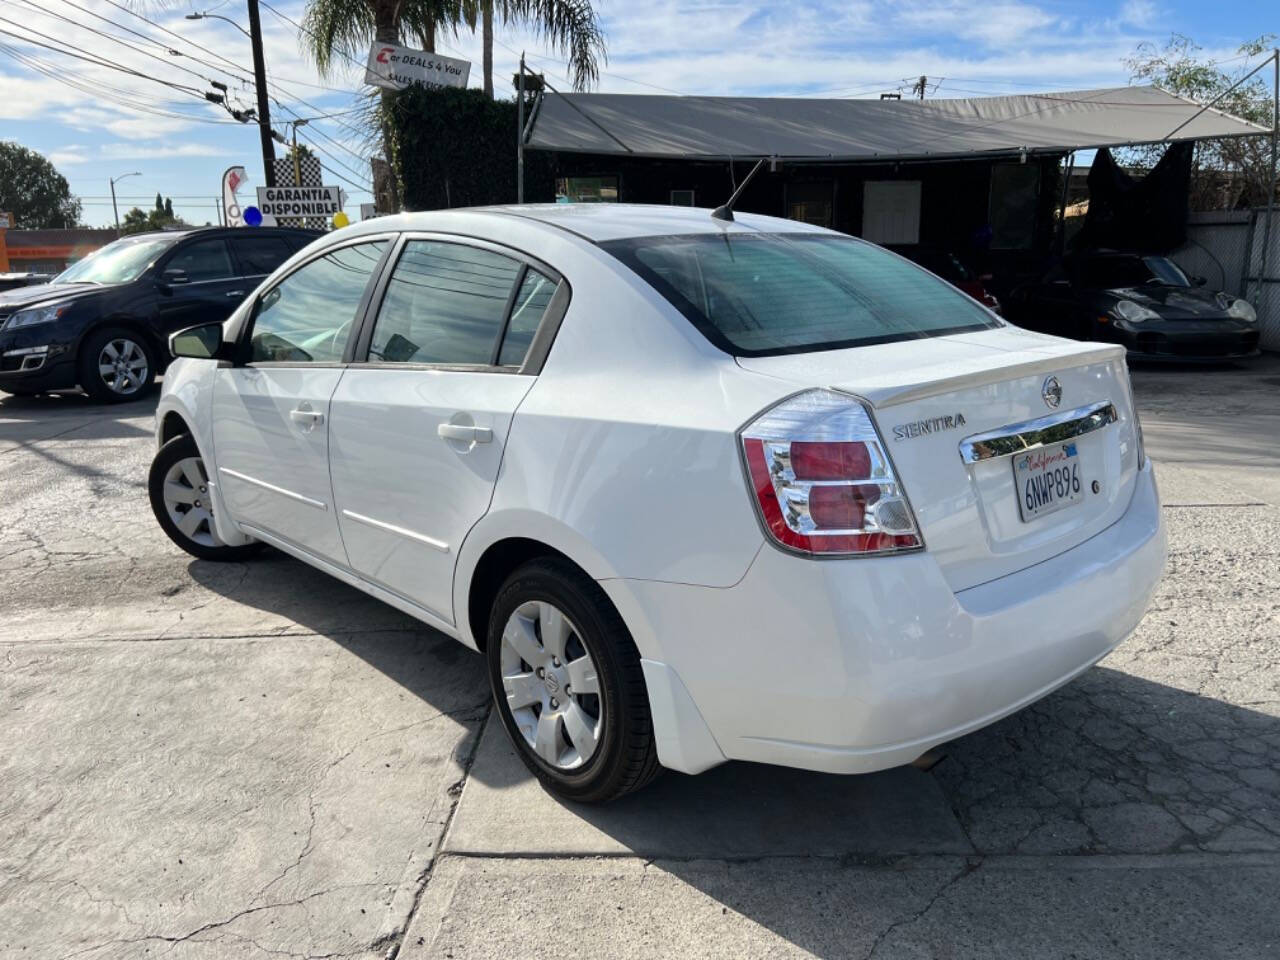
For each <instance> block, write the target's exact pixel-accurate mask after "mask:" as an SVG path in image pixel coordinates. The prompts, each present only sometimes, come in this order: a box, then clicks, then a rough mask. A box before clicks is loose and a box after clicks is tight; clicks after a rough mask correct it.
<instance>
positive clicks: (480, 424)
mask: <svg viewBox="0 0 1280 960" xmlns="http://www.w3.org/2000/svg"><path fill="white" fill-rule="evenodd" d="M543 269H544V270H545V268H543ZM547 273H549V271H547V272H540V270H538V269H535V268H534V267H532V266H529V265H527V264H526V263H525V262H524V261H523V260H522V259H519V258H518V257H517V256H515V255H512V254H508V253H506V252H499V251H498V250H495V249H492V248H488V247H485V246H480V245H474V246H472V245H465V244H462V243H456V242H444V241H440V240H433V239H410V240H408V241H407V242H406V243H405V246H404V249H403V251H402V253H401V255H400V257H399V260H398V262H397V264H396V266H395V268H394V270H393V272H392V274H391V277H390V279H389V281H388V283H387V289H386V293H385V296H384V297H383V300H382V304H381V307H380V308H379V311H378V314H377V318H376V321H375V323H374V326H373V329H372V332H371V333H370V334H369V335H368V337H367V339H368V341H369V345H368V350H367V359H366V361H365V362H356V363H353V364H352V366H351V367H350V368H349V369H348V370H347V373H346V374H345V375H344V376H343V378H342V381H341V382H340V383H339V384H338V389H337V392H336V393H335V394H334V396H333V402H332V405H331V410H332V419H331V426H330V438H329V442H330V466H331V472H332V477H333V493H334V498H335V500H336V501H337V505H338V523H339V526H340V528H341V530H342V538H343V541H344V542H345V544H346V548H347V555H348V557H349V558H350V562H351V567H352V569H353V570H355V571H356V572H357V573H359V574H360V575H361V576H363V577H365V578H366V579H367V580H369V581H370V582H372V583H376V584H377V585H379V586H381V587H383V588H385V589H387V590H390V591H392V592H393V593H396V594H398V595H400V596H401V597H403V598H405V599H407V600H410V601H411V602H413V603H415V604H417V605H418V606H420V607H423V608H425V609H426V610H428V611H430V612H431V613H434V614H435V615H436V616H438V617H440V618H441V619H442V620H445V621H446V622H449V623H453V622H455V617H454V612H453V601H452V597H453V569H454V563H455V561H456V560H457V556H458V550H459V548H460V547H461V546H462V541H463V540H464V539H465V538H466V535H467V533H468V531H469V530H470V529H471V527H472V526H474V525H475V523H476V521H478V520H479V519H480V518H481V517H482V516H484V514H485V511H487V510H488V509H489V502H490V500H491V499H492V496H493V487H494V484H495V483H496V482H497V478H498V470H499V468H500V466H501V464H502V451H503V447H504V445H505V443H506V439H507V433H508V431H509V429H510V427H511V421H512V418H513V416H514V414H515V410H516V407H517V406H519V404H520V401H521V400H522V399H524V396H525V394H526V393H527V392H528V391H529V388H530V387H531V386H532V385H533V381H534V377H533V376H532V375H530V374H527V373H521V372H520V370H521V367H522V364H523V363H524V359H525V353H526V351H527V350H528V348H529V344H530V341H531V339H532V337H533V334H534V331H535V330H536V328H537V325H538V323H539V321H540V319H541V317H542V315H543V313H544V312H545V310H546V308H547V305H548V303H549V301H550V299H551V296H552V294H553V293H554V292H555V290H556V286H557V280H558V278H552V277H550V276H548V275H547ZM358 359H359V358H358Z"/></svg>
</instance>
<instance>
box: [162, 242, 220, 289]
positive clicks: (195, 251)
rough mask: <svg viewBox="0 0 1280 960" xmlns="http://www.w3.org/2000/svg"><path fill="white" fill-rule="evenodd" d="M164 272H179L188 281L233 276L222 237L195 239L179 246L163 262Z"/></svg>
mask: <svg viewBox="0 0 1280 960" xmlns="http://www.w3.org/2000/svg"><path fill="white" fill-rule="evenodd" d="M164 270H165V273H166V274H176V273H181V274H183V275H185V277H186V279H187V282H188V283H203V282H205V281H208V280H227V279H230V278H231V277H234V276H235V270H234V269H233V268H232V266H231V257H230V255H228V253H227V242H226V241H225V240H223V239H221V238H220V237H219V238H216V239H209V240H197V241H196V242H194V243H189V244H187V245H186V246H184V247H181V248H179V249H178V250H177V251H175V252H174V254H173V256H172V257H170V258H169V262H168V263H166V264H165V266H164Z"/></svg>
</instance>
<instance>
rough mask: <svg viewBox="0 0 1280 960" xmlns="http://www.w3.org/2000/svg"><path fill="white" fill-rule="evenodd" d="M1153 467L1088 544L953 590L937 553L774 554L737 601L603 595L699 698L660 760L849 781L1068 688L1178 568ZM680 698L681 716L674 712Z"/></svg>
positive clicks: (728, 595) (763, 555) (617, 590)
mask: <svg viewBox="0 0 1280 960" xmlns="http://www.w3.org/2000/svg"><path fill="white" fill-rule="evenodd" d="M1165 553H1166V545H1165V533H1164V528H1163V524H1162V521H1161V517H1160V503H1159V496H1158V493H1157V490H1156V485H1155V479H1154V476H1153V473H1152V470H1151V465H1150V463H1148V465H1147V466H1146V467H1145V468H1144V469H1143V471H1142V472H1141V473H1140V475H1139V477H1138V482H1137V484H1136V489H1135V493H1134V496H1133V499H1132V501H1131V502H1130V505H1129V508H1128V510H1127V511H1126V512H1125V514H1124V515H1123V517H1122V518H1121V519H1120V520H1119V521H1117V522H1116V523H1115V524H1113V525H1112V526H1111V527H1109V528H1107V529H1106V530H1104V531H1102V532H1101V533H1099V534H1097V535H1096V536H1094V537H1092V538H1091V539H1089V540H1087V541H1085V542H1084V543H1082V544H1079V545H1078V546H1076V547H1074V548H1072V549H1071V550H1068V551H1067V552H1065V553H1062V554H1059V555H1058V556H1056V557H1053V558H1051V559H1049V560H1046V561H1044V562H1042V563H1039V564H1036V565H1034V566H1032V567H1029V568H1027V569H1025V570H1021V571H1019V572H1017V573H1014V574H1011V575H1009V576H1006V577H1001V578H999V579H997V580H993V581H991V582H989V583H985V584H982V585H980V586H977V587H973V588H970V589H967V590H962V591H959V592H954V593H953V592H952V591H951V589H950V588H949V587H948V586H947V583H946V581H945V579H944V578H943V575H942V572H941V570H940V569H939V568H938V566H937V564H936V563H935V562H934V561H933V559H932V558H931V557H930V556H929V554H928V553H922V554H912V555H906V556H902V557H886V558H876V559H871V558H868V559H852V560H839V561H826V562H821V561H814V560H807V559H804V558H800V557H794V556H790V555H787V554H784V553H782V552H781V551H778V550H774V549H772V548H770V547H767V546H766V547H765V548H764V549H763V550H762V551H761V552H760V554H759V556H758V557H757V558H756V561H755V562H754V563H753V564H752V567H751V569H750V570H749V571H748V572H747V574H746V576H745V577H744V578H743V579H742V580H741V581H740V582H739V583H738V584H736V585H735V586H733V587H730V588H727V589H714V588H704V587H691V586H686V585H681V584H670V583H657V582H653V581H634V580H608V581H604V582H603V584H602V585H603V586H604V588H605V589H606V591H608V592H609V594H610V596H611V597H612V598H613V599H614V602H615V603H616V604H617V606H618V608H619V610H620V611H621V613H622V615H623V618H624V619H625V620H626V621H627V623H628V625H629V626H630V627H631V629H632V632H633V634H634V635H635V637H636V641H637V644H638V645H639V646H640V649H641V651H642V653H643V655H644V657H645V659H646V661H647V662H646V676H648V675H649V674H650V673H651V672H652V673H654V674H655V675H656V674H657V672H658V671H657V666H658V665H660V666H661V667H662V669H663V670H664V671H666V672H668V673H669V674H671V675H673V676H674V677H675V678H677V680H678V682H675V681H673V682H671V683H670V684H669V686H670V687H671V688H672V689H674V690H675V691H676V692H677V694H683V693H684V691H687V696H688V703H681V702H680V697H679V696H676V697H675V698H673V697H672V696H670V695H669V693H666V692H664V694H663V695H662V696H658V697H651V700H653V704H652V705H653V706H654V712H655V716H654V723H655V730H656V732H657V734H658V744H659V756H660V757H661V758H662V760H663V762H664V763H665V764H667V765H668V766H673V767H675V768H676V769H681V770H685V771H686V772H697V770H700V769H705V768H706V767H708V766H712V765H714V764H715V763H716V762H719V761H720V760H721V759H725V758H727V759H742V760H753V761H759V762H764V763H774V764H781V765H784V766H793V767H803V768H807V769H812V770H824V771H829V772H834V773H860V772H867V771H872V770H880V769H884V768H887V767H893V766H898V765H900V764H903V763H908V762H910V761H912V760H914V759H915V758H916V757H918V756H920V755H921V754H922V753H924V752H925V751H926V750H928V749H929V748H930V747H933V746H935V745H937V744H939V743H944V742H946V741H948V740H951V739H954V738H955V737H958V736H961V735H963V734H965V733H968V732H970V731H973V730H976V729H978V728H980V727H983V726H985V725H987V724H989V723H992V722H993V721H995V720H998V719H1000V718H1001V717H1003V716H1006V715H1008V714H1010V713H1013V712H1015V711H1016V710H1019V709H1021V708H1022V707H1024V706H1026V705H1028V704H1030V703H1032V702H1034V701H1035V700H1037V699H1039V698H1040V697H1043V696H1044V695H1045V694H1047V693H1049V692H1051V691H1052V690H1054V689H1055V688H1056V687H1059V686H1061V685H1062V684H1064V683H1066V682H1068V681H1069V680H1071V679H1072V678H1073V677H1075V676H1076V675H1078V674H1079V673H1081V672H1083V671H1084V670H1086V669H1088V668H1089V667H1090V666H1091V665H1092V664H1094V663H1096V662H1097V661H1098V660H1099V659H1101V658H1102V657H1103V656H1105V655H1106V654H1107V653H1108V652H1109V651H1111V650H1112V649H1113V648H1114V647H1115V646H1116V645H1117V644H1118V643H1120V641H1121V640H1123V639H1124V638H1125V637H1126V636H1128V635H1129V633H1130V632H1131V631H1132V630H1133V628H1134V627H1135V626H1137V624H1138V622H1139V621H1140V620H1141V619H1142V616H1143V614H1144V612H1145V610H1146V607H1147V602H1148V600H1149V598H1150V596H1151V594H1152V592H1153V591H1154V589H1155V586H1156V584H1157V582H1158V581H1159V579H1160V576H1161V573H1162V572H1163V569H1164V562H1165ZM673 702H674V704H675V706H674V707H673V706H671V704H672V703H673Z"/></svg>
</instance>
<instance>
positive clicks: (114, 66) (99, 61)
mask: <svg viewBox="0 0 1280 960" xmlns="http://www.w3.org/2000/svg"><path fill="white" fill-rule="evenodd" d="M0 22H3V23H8V24H13V25H14V26H17V27H22V29H24V30H30V28H29V27H23V25H22V24H20V23H14V21H12V20H8V19H6V18H4V17H0ZM31 32H32V33H36V34H37V36H42V37H46V38H48V39H54V38H50V37H48V35H47V34H40V33H37V31H34V30H32V31H31ZM0 33H3V34H4V35H6V36H9V37H13V38H14V39H15V40H21V41H22V42H23V43H29V44H31V45H32V46H33V47H43V48H44V49H46V50H52V51H53V52H54V53H60V54H62V55H63V56H67V57H71V58H72V59H74V60H84V61H86V62H88V63H92V64H94V65H95V66H99V67H106V68H108V69H110V70H117V71H119V72H120V73H127V74H129V75H130V76H134V77H141V78H142V79H143V80H150V81H151V82H152V83H158V84H160V85H162V86H165V87H170V88H172V89H174V90H180V91H182V92H183V93H189V94H191V95H192V96H194V97H196V98H197V99H199V100H205V99H207V98H206V97H205V95H204V91H203V90H198V89H196V88H195V87H189V86H187V85H186V84H182V83H174V82H173V81H171V80H162V79H160V78H159V77H153V76H151V75H150V74H146V73H142V72H140V71H138V70H133V69H131V68H129V67H126V66H124V65H123V64H120V63H116V62H115V61H114V60H108V59H106V58H105V57H102V56H99V55H98V54H95V53H91V52H90V51H87V50H85V49H84V48H83V47H77V46H73V45H72V44H69V43H66V42H65V41H56V40H55V43H57V46H54V45H53V44H49V43H42V42H41V41H39V40H33V39H32V38H31V37H28V36H26V35H25V34H21V33H14V32H13V31H12V30H5V29H4V28H2V27H0ZM72 50H77V51H80V52H79V53H72V52H71V51H72Z"/></svg>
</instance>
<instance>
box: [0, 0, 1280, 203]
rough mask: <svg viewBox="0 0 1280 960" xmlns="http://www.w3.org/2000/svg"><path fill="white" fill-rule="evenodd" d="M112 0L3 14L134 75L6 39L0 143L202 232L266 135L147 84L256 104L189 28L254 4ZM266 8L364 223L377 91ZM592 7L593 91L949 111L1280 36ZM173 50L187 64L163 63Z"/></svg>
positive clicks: (321, 142) (1127, 6)
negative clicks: (967, 102)
mask: <svg viewBox="0 0 1280 960" xmlns="http://www.w3.org/2000/svg"><path fill="white" fill-rule="evenodd" d="M118 2H119V4H120V6H115V5H113V4H112V3H111V2H110V0H0V31H9V32H11V33H18V34H22V35H24V36H26V37H28V38H31V39H35V40H41V38H40V37H39V36H37V35H36V33H35V32H36V31H38V32H39V33H40V34H45V35H47V36H48V37H52V38H56V40H55V41H54V42H55V43H66V44H75V45H76V46H78V47H80V48H82V49H84V50H87V51H91V52H92V53H94V54H98V55H101V56H106V57H108V58H109V59H111V60H114V61H117V62H119V63H122V64H124V65H126V66H128V67H130V68H132V69H134V70H136V71H137V73H139V74H142V75H143V76H140V77H139V76H129V75H124V74H120V73H117V72H114V71H110V70H106V69H103V68H99V67H96V66H91V65H88V64H84V63H82V62H77V61H75V60H72V59H69V58H68V57H66V56H64V55H63V54H62V53H59V52H54V51H51V50H47V49H41V48H39V47H36V46H32V45H30V44H27V43H24V42H23V41H21V40H16V39H14V37H12V36H10V35H6V34H4V33H0V138H4V139H12V140H16V141H17V142H19V143H21V144H23V145H24V146H27V147H30V148H32V149H34V150H37V151H39V152H41V153H43V154H45V155H46V156H48V157H49V158H50V159H51V160H52V161H53V162H54V163H55V165H56V166H57V167H58V169H59V170H60V171H61V172H62V173H63V175H65V176H66V177H67V179H68V180H69V181H70V182H71V187H72V190H73V192H75V193H76V194H77V195H78V196H80V197H81V198H82V199H83V202H84V214H83V216H84V220H85V221H86V222H87V223H89V224H92V225H106V224H109V223H110V222H111V217H112V213H111V202H110V198H109V186H108V179H109V178H110V177H113V176H119V175H120V174H124V173H130V172H133V171H139V172H140V173H141V174H142V175H141V176H138V177H131V178H129V179H126V180H124V181H123V183H121V184H119V186H118V193H120V194H122V195H123V196H124V198H125V199H124V201H123V202H122V204H121V213H122V214H123V212H124V210H126V209H128V207H130V206H133V205H140V206H144V207H146V206H150V204H151V202H152V201H153V200H154V197H155V194H156V192H157V191H159V192H161V193H163V194H165V195H167V196H172V197H173V198H174V207H175V209H176V211H177V212H178V213H180V214H181V215H182V216H184V217H185V218H186V219H188V220H190V221H191V222H194V223H204V222H206V221H209V220H213V219H214V218H215V217H216V207H215V198H216V196H217V195H218V190H219V182H220V178H221V174H222V171H223V170H225V169H226V168H227V167H228V166H232V165H237V164H239V165H243V166H245V167H246V169H247V170H248V172H249V176H250V180H251V185H254V184H258V185H260V184H261V183H262V182H263V178H262V162H261V152H260V147H259V145H258V137H257V130H256V128H255V127H253V126H249V125H241V124H237V123H235V122H234V121H231V122H227V121H230V118H229V117H228V116H227V114H226V113H224V112H222V111H220V110H219V108H217V107H214V106H212V105H209V104H204V103H202V102H201V101H200V100H199V99H198V98H197V97H196V96H194V95H192V94H191V93H190V92H182V91H179V90H175V89H174V88H172V87H168V86H163V85H161V84H158V83H155V82H154V79H157V78H158V79H163V80H167V81H169V82H171V83H174V84H180V85H190V86H191V87H193V88H197V89H207V88H208V86H207V80H208V79H215V80H219V81H221V82H224V83H227V84H228V86H230V87H231V89H232V91H233V93H234V96H235V98H236V99H237V101H238V102H239V103H240V104H241V105H243V106H250V105H252V102H253V93H252V90H251V88H249V87H247V85H245V84H244V83H243V82H241V81H239V80H237V79H236V78H237V77H243V76H245V75H251V69H250V58H249V49H248V41H247V40H246V39H245V37H244V36H243V35H242V34H241V33H239V32H238V31H237V30H236V29H235V28H234V27H232V26H231V25H229V24H226V23H223V22H221V21H218V20H203V21H190V20H186V19H185V18H184V15H185V14H187V13H189V12H191V11H193V10H197V11H199V10H208V11H211V12H215V13H218V14H220V15H223V16H226V17H230V18H232V19H234V20H237V21H238V22H240V23H241V24H243V23H245V9H244V3H243V0H197V2H194V3H193V2H191V0H174V2H170V3H167V4H166V3H161V2H158V0H118ZM269 2H271V5H272V7H274V9H275V10H276V11H279V14H280V15H277V14H276V13H274V12H272V10H271V9H268V8H264V9H263V11H262V18H263V28H264V33H265V36H266V57H267V65H268V71H269V73H270V76H271V79H272V82H273V84H274V87H273V99H274V101H275V103H273V107H272V109H273V121H276V122H275V125H276V128H277V129H279V130H281V131H282V132H284V129H285V128H284V125H283V123H281V122H280V121H282V120H283V119H285V118H288V117H290V116H302V117H316V116H319V115H328V116H327V118H326V119H324V120H319V121H314V122H313V123H312V124H311V125H310V126H308V127H304V128H303V129H302V137H303V139H307V138H309V139H310V140H311V142H312V144H313V145H316V146H318V147H319V148H320V150H321V152H322V160H323V162H324V165H325V171H326V177H325V182H326V183H333V182H337V183H340V184H342V185H343V186H344V187H345V188H346V189H347V191H348V193H349V198H350V199H349V203H348V209H350V210H352V211H353V213H354V211H355V210H356V209H357V208H358V204H359V203H360V202H361V201H367V200H369V199H370V198H369V195H368V192H367V189H365V186H366V185H367V183H368V161H367V157H368V155H369V146H368V143H367V141H366V139H365V137H364V136H363V135H362V133H361V131H360V129H359V126H358V123H356V122H355V121H356V120H357V115H356V114H352V113H350V112H348V111H352V110H355V109H357V108H359V107H360V105H361V104H362V103H363V102H364V96H365V94H366V93H367V92H368V90H369V88H366V87H364V86H363V85H362V75H363V70H361V69H358V68H356V67H354V66H351V67H348V68H346V69H341V70H339V71H338V72H337V73H336V74H335V75H333V76H330V77H325V78H321V77H319V76H317V75H316V72H315V70H314V69H313V68H312V67H311V66H310V65H309V64H308V62H307V61H306V59H305V58H304V56H303V55H302V53H301V51H300V49H299V45H298V34H297V31H296V29H295V28H294V27H292V26H291V25H290V24H289V23H288V22H287V20H286V19H285V18H291V19H294V20H300V19H301V16H302V10H303V7H304V4H303V3H302V2H300V0H269ZM121 6H128V7H129V8H130V9H132V10H135V11H138V12H139V13H141V14H142V15H143V16H144V17H145V18H146V20H143V19H139V18H138V17H135V16H132V15H131V14H130V13H128V12H126V11H125V10H123V9H121ZM598 6H599V9H600V10H601V12H602V15H603V19H604V24H605V28H606V32H607V37H608V43H609V63H608V65H607V67H606V68H605V71H604V73H603V74H602V77H601V84H600V87H599V89H601V90H604V91H608V92H616V93H658V92H672V93H686V94H695V93H696V94H755V95H813V96H818V95H820V96H854V97H858V96H864V97H876V96H878V95H879V94H880V93H882V92H886V91H892V90H897V89H900V88H902V89H908V88H909V86H910V83H911V82H912V79H913V78H915V77H918V76H919V75H921V74H924V75H925V76H927V77H929V78H930V87H929V94H928V95H929V96H938V97H944V96H981V95H989V94H1000V93H1015V92H1029V91H1033V90H1070V89H1082V88H1087V87H1096V86H1107V85H1117V84H1124V83H1126V82H1128V79H1129V75H1128V71H1127V70H1126V68H1125V67H1124V64H1123V62H1122V61H1123V58H1124V57H1125V56H1126V55H1127V54H1129V53H1131V52H1132V51H1133V50H1134V49H1135V48H1136V47H1137V45H1138V44H1139V43H1141V42H1143V41H1153V42H1163V41H1164V40H1165V39H1167V38H1168V36H1169V34H1170V33H1172V32H1175V31H1176V32H1180V33H1185V34H1187V35H1189V36H1191V37H1192V38H1194V39H1195V40H1196V41H1197V42H1199V43H1200V44H1201V45H1202V46H1203V47H1204V48H1205V49H1206V52H1208V53H1211V54H1213V55H1215V56H1217V57H1219V58H1222V59H1226V58H1229V57H1232V56H1233V55H1234V53H1235V50H1236V48H1237V47H1238V46H1239V45H1240V44H1241V43H1242V42H1244V41H1245V40H1247V39H1250V38H1253V37H1256V36H1258V35H1259V34H1261V33H1264V32H1266V31H1267V30H1268V28H1270V29H1272V30H1275V31H1277V32H1280V19H1277V18H1274V17H1273V18H1271V20H1270V21H1268V20H1267V19H1266V18H1265V17H1264V16H1263V15H1262V10H1263V9H1264V7H1265V5H1263V4H1258V3H1256V2H1252V3H1251V2H1243V0H1219V2H1216V3H1212V4H1210V3H1205V2H1193V0H1177V2H1158V0H1126V2H1122V3H1100V2H1083V3H1066V2H1034V0H918V2H911V0H899V2H883V0H846V2H834V3H832V2H824V3H796V4H777V3H755V2H746V3H715V2H683V0H656V2H651V3H635V2H623V0H603V2H601V3H600V4H599V5H598ZM86 11H92V13H96V14H99V15H100V17H103V18H106V20H109V21H112V22H113V23H108V22H106V21H104V20H103V19H100V18H95V17H94V16H92V15H91V14H90V13H89V12H86ZM55 15H59V16H62V17H65V18H67V19H68V20H70V21H73V22H72V23H68V22H67V21H66V20H60V19H58V16H55ZM147 21H151V22H147ZM18 24H21V26H19V25H18ZM113 24H114V25H113ZM87 27H93V28H95V29H99V30H102V31H104V32H106V33H109V34H112V35H113V36H116V37H119V38H120V39H122V40H125V41H127V42H128V43H129V44H131V45H133V47H134V49H131V48H130V47H127V46H124V45H122V44H120V43H117V42H115V41H113V40H111V39H108V38H107V37H104V36H101V35H100V34H96V33H93V32H91V31H90V30H89V29H86V28H87ZM125 28H128V30H132V31H136V32H135V33H130V32H128V30H126V29H125ZM165 30H169V31H172V33H166V32H165ZM42 42H49V41H42ZM192 44H199V45H201V46H203V47H205V48H207V49H208V50H209V51H212V53H206V52H202V51H200V50H198V49H196V48H195V47H194V46H192ZM170 47H172V48H176V49H179V50H181V51H182V52H183V53H184V54H185V56H182V57H174V56H172V55H170V54H169V53H168V52H167V48H170ZM439 48H440V50H441V52H444V53H448V54H451V55H454V56H459V57H462V58H464V59H467V60H471V61H472V62H473V64H475V66H474V67H473V69H472V75H471V84H472V85H473V86H479V84H480V69H479V61H480V44H479V38H478V37H477V36H474V35H472V34H469V33H464V34H461V35H458V36H454V35H452V34H449V35H445V36H442V37H441V38H440V44H439ZM521 49H525V50H527V51H528V52H529V54H530V57H531V62H532V63H534V65H535V67H536V68H539V69H542V70H544V71H545V72H546V73H547V76H548V78H549V79H552V82H555V81H556V80H561V81H562V80H563V78H564V68H563V64H562V63H561V62H559V61H557V59H556V57H555V55H554V53H553V52H549V51H547V50H546V49H545V48H544V47H543V46H542V45H541V44H540V43H538V41H537V40H536V39H534V38H532V37H530V36H528V35H526V34H525V33H524V32H522V31H520V30H502V31H500V32H499V34H498V45H497V46H496V47H495V57H494V59H495V75H496V77H497V78H498V81H497V82H498V85H499V90H500V91H502V90H503V89H505V88H506V85H507V84H509V78H510V76H511V75H512V73H514V71H515V68H516V67H515V65H516V59H517V57H516V51H518V50H521ZM148 53H149V54H151V56H148V55H147V54H148ZM15 54H16V56H15ZM157 57H158V58H159V59H156V58H157ZM220 58H225V60H224V59H220ZM533 58H537V59H536V60H535V59H533ZM201 60H203V61H206V62H205V63H201V62H200V61H201ZM228 61H229V63H228ZM1242 62H1243V61H1235V62H1233V63H1232V66H1239V65H1240V64H1241V63H1242ZM232 64H235V65H237V66H232ZM48 74H53V76H49V75H48ZM323 154H327V156H324V155H323ZM343 178H345V182H344V179H343Z"/></svg>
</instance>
